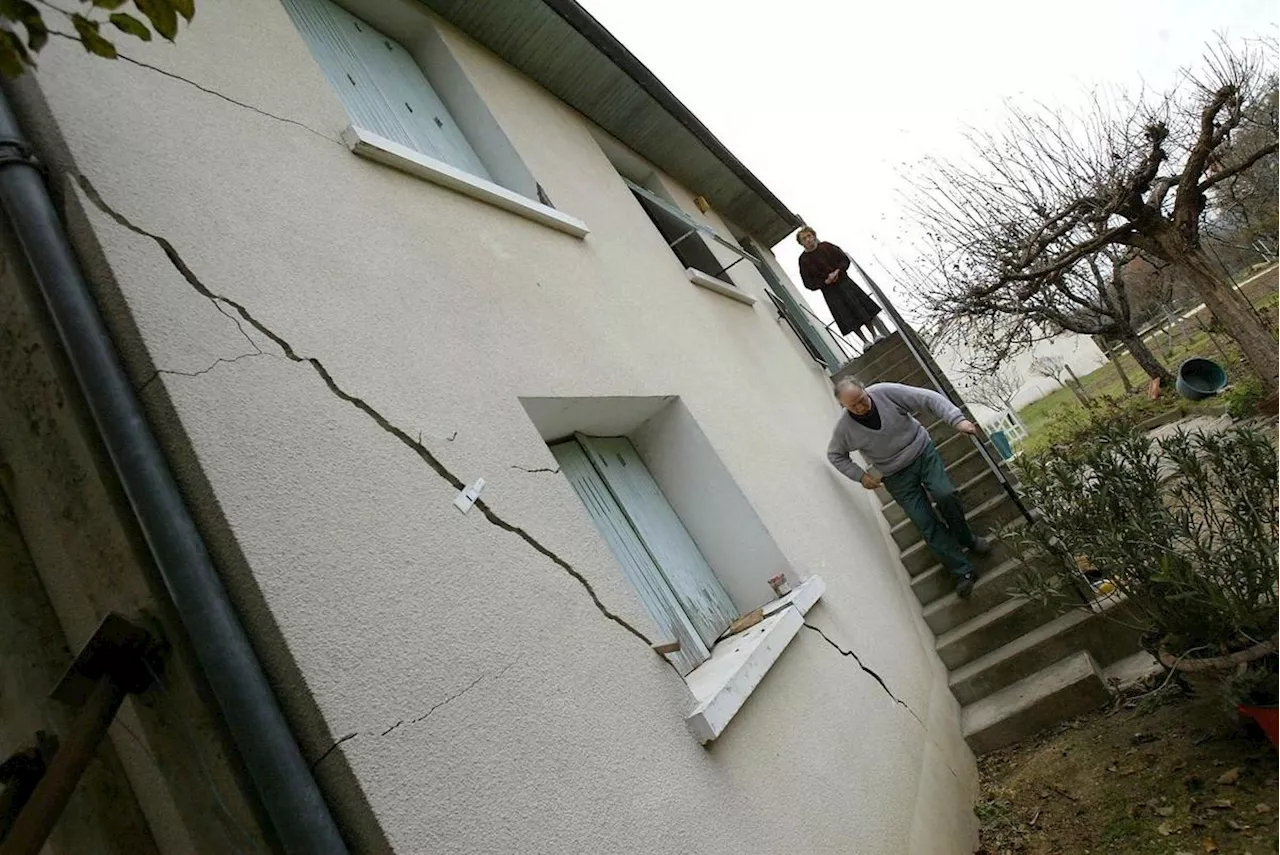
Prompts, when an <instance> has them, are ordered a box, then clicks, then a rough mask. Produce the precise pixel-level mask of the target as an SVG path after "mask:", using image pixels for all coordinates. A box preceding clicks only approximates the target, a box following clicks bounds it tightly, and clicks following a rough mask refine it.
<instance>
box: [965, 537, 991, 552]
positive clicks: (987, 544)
mask: <svg viewBox="0 0 1280 855" xmlns="http://www.w3.org/2000/svg"><path fill="white" fill-rule="evenodd" d="M993 549H995V544H993V543H992V542H991V538H989V537H975V538H974V539H973V546H970V547H969V551H970V552H972V553H973V554H974V555H990V554H991V550H993Z"/></svg>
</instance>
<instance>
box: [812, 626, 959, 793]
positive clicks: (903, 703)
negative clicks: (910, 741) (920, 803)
mask: <svg viewBox="0 0 1280 855" xmlns="http://www.w3.org/2000/svg"><path fill="white" fill-rule="evenodd" d="M804 627H805V629H811V630H813V631H814V632H816V633H818V635H820V636H822V640H823V641H825V642H826V643H827V644H829V645H831V646H832V647H833V648H834V649H835V650H836V651H837V652H839V654H840V655H841V656H848V657H850V658H852V659H853V661H854V662H857V663H858V667H859V668H861V669H862V670H863V671H865V672H866V673H867V674H869V675H871V677H872V679H874V680H875V681H876V682H877V683H879V684H880V688H882V689H884V693H885V694H886V695H888V696H889V697H890V698H892V699H893V702H894V703H895V704H897V705H898V706H900V707H902V708H903V709H904V710H906V711H907V712H908V713H910V714H911V717H912V718H913V719H915V720H916V724H918V725H920V727H921V728H922V729H923V730H924V735H925V738H926V739H928V740H929V741H930V742H932V743H933V745H934V747H935V748H937V749H938V751H939V754H940V756H941V757H942V758H943V759H942V765H944V766H946V767H947V771H948V772H950V773H951V776H952V777H953V778H955V779H956V780H961V777H960V774H959V773H958V772H957V771H956V770H955V769H953V768H952V767H951V764H950V763H948V762H947V760H946V756H947V752H946V749H944V748H943V747H942V746H941V745H939V744H938V740H936V739H934V738H933V734H932V733H931V732H930V731H929V726H928V725H927V724H925V723H924V719H922V718H920V716H918V715H916V711H915V710H913V709H912V708H911V707H909V706H907V702H906V701H904V700H902V699H901V698H899V697H898V696H897V695H895V694H894V693H893V692H891V691H890V690H889V686H888V685H887V684H886V683H885V681H884V680H883V678H881V676H880V675H879V674H877V673H876V672H875V671H872V670H871V669H870V668H868V667H867V666H866V665H864V664H862V659H861V658H860V657H859V656H858V654H856V653H854V652H853V651H852V650H845V649H844V648H843V647H841V646H840V645H838V644H836V643H835V642H834V641H832V640H831V639H830V637H828V636H827V634H826V633H825V632H823V631H822V628H821V627H817V626H814V625H813V624H811V623H809V622H808V621H806V622H805V623H804Z"/></svg>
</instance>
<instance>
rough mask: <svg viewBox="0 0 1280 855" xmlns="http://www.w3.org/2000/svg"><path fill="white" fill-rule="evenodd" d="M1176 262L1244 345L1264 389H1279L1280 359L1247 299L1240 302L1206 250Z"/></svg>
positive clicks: (1224, 323) (1227, 331) (1230, 332)
mask: <svg viewBox="0 0 1280 855" xmlns="http://www.w3.org/2000/svg"><path fill="white" fill-rule="evenodd" d="M1175 260H1176V262H1177V263H1178V266H1179V267H1182V268H1183V269H1184V270H1185V271H1186V272H1187V274H1188V278H1189V279H1190V280H1191V284H1192V285H1193V286H1195V289H1196V292H1197V293H1198V294H1199V295H1200V299H1202V300H1204V304H1205V306H1207V307H1208V308H1209V311H1211V312H1213V316H1214V318H1216V319H1217V320H1218V321H1219V322H1220V323H1221V324H1222V327H1223V329H1224V330H1225V331H1226V333H1227V335H1229V336H1231V337H1232V338H1233V339H1235V341H1236V344H1238V345H1240V353H1241V354H1242V355H1243V356H1244V360H1245V362H1247V363H1248V364H1249V367H1250V368H1251V369H1253V372H1254V373H1255V374H1257V375H1258V379H1259V380H1261V381H1262V385H1263V386H1264V387H1266V388H1268V389H1275V388H1276V386H1277V384H1280V359H1278V358H1277V354H1276V345H1275V342H1274V341H1272V339H1271V333H1270V331H1268V330H1267V327H1266V326H1265V325H1264V324H1263V323H1262V322H1261V321H1259V320H1258V318H1257V316H1256V315H1255V314H1254V313H1253V311H1252V310H1251V307H1249V306H1245V305H1242V304H1241V299H1243V298H1240V299H1237V297H1236V294H1235V293H1233V292H1232V289H1231V285H1230V284H1229V283H1226V282H1223V281H1222V280H1221V279H1220V278H1219V277H1218V276H1217V275H1216V274H1215V273H1214V270H1213V265H1212V264H1211V263H1210V261H1209V258H1208V256H1206V255H1205V254H1204V252H1203V251H1202V250H1193V251H1191V252H1187V253H1184V254H1183V257H1181V258H1177V259H1175Z"/></svg>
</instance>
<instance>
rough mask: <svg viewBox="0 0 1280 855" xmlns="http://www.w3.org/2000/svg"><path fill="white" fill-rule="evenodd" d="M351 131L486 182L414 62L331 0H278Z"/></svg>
mask: <svg viewBox="0 0 1280 855" xmlns="http://www.w3.org/2000/svg"><path fill="white" fill-rule="evenodd" d="M283 2H284V6H285V9H286V10H287V11H288V12H289V17H291V18H292V19H293V23H294V26H296V27H297V28H298V31H299V32H300V33H301V34H302V37H303V39H304V40H305V41H306V42H307V46H308V47H309V48H310V49H311V55H312V56H313V57H315V60H316V62H317V63H319V65H320V68H321V69H322V70H323V72H324V75H325V77H326V78H327V79H328V81H329V84H330V85H331V86H333V88H334V90H335V91H336V92H337V93H338V97H339V98H340V99H341V101H342V104H343V106H344V107H346V109H347V115H348V116H350V117H351V123H352V124H353V125H356V126H357V127H360V128H363V129H365V130H367V131H372V132H373V133H375V134H377V135H379V136H381V137H385V138H387V139H389V140H391V141H393V142H397V143H399V144H401V145H403V146H406V147H408V148H411V149H413V150H414V151H416V152H418V153H419V154H423V155H426V156H427V157H431V158H434V159H436V160H439V161H442V162H444V163H447V164H449V165H450V166H452V167H454V168H456V169H460V170H462V171H463V172H467V173H469V174H471V175H475V176H478V177H480V178H484V179H485V180H492V178H491V177H490V175H489V171H488V170H487V169H486V168H485V166H484V163H483V162H482V161H481V160H480V158H479V156H477V155H476V153H475V150H474V149H473V148H472V147H471V144H470V143H469V142H467V138H466V137H465V136H464V135H463V133H462V130H461V129H460V128H459V127H458V124H457V122H455V121H454V119H453V117H452V116H451V115H449V111H448V110H447V109H446V108H445V106H444V103H443V102H442V101H441V100H440V97H439V96H438V95H437V94H436V91H435V89H433V88H432V86H431V83H430V82H429V81H428V80H427V77H426V75H425V74H423V73H422V69H421V68H420V67H419V66H418V64H417V62H416V61H415V60H414V58H413V57H412V56H411V55H410V54H409V52H408V51H406V50H405V49H404V48H403V47H402V46H401V45H400V44H399V43H398V42H396V41H395V40H394V39H392V38H390V37H389V36H387V35H384V34H383V33H381V32H379V31H378V30H376V29H374V28H373V27H371V26H370V25H369V24H367V23H366V22H364V21H362V20H360V19H359V18H357V17H356V16H354V15H352V14H351V13H350V12H348V11H346V10H345V9H342V8H341V7H339V6H337V5H335V4H334V3H332V2H330V0H283Z"/></svg>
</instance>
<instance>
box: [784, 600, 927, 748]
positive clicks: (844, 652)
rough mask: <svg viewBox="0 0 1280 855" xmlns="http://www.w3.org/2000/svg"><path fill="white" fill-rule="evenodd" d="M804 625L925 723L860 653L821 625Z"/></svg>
mask: <svg viewBox="0 0 1280 855" xmlns="http://www.w3.org/2000/svg"><path fill="white" fill-rule="evenodd" d="M804 627H805V629H811V630H813V631H814V632H816V633H818V635H820V636H822V640H823V641H825V642H826V643H827V644H830V645H831V646H832V647H833V648H835V650H836V651H838V652H839V653H840V655H841V656H849V657H851V658H852V659H853V661H854V662H857V663H858V667H859V668H861V669H862V670H863V671H865V672H866V673H867V674H869V675H870V676H871V679H873V680H875V681H876V682H877V683H879V684H880V688H882V689H884V693H885V694H886V695H888V696H889V697H890V698H892V699H893V702H894V703H895V704H898V705H899V706H901V707H902V708H903V709H904V710H906V711H907V712H909V713H911V717H912V718H914V719H915V720H916V721H919V722H920V724H922V725H923V724H924V722H923V721H920V716H918V715H916V713H915V710H913V709H911V707H909V706H907V704H906V701H903V700H902V699H901V698H899V697H898V696H897V695H895V694H894V693H893V692H892V691H891V690H890V689H889V685H888V684H887V683H886V682H885V681H884V678H883V677H881V676H880V675H879V674H877V673H876V672H875V671H872V670H871V669H870V668H868V667H867V666H866V665H864V664H863V662H862V659H861V657H859V656H858V654H856V653H854V652H853V651H852V650H845V649H844V648H843V647H841V646H840V645H838V644H836V643H835V642H834V641H832V640H831V638H830V637H829V636H828V635H827V634H826V633H825V632H823V631H822V629H821V628H820V627H816V626H814V625H813V624H811V623H809V622H808V621H805V623H804Z"/></svg>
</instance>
